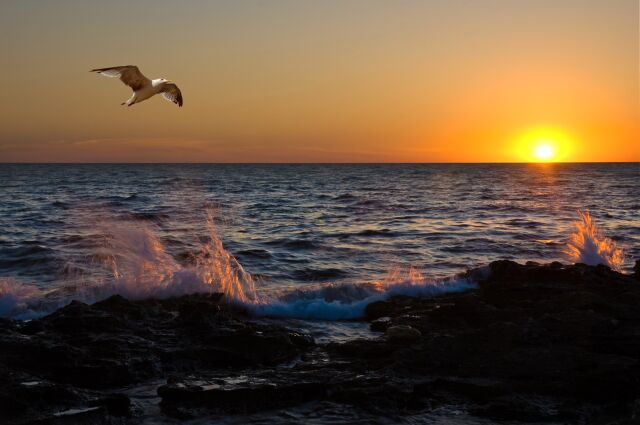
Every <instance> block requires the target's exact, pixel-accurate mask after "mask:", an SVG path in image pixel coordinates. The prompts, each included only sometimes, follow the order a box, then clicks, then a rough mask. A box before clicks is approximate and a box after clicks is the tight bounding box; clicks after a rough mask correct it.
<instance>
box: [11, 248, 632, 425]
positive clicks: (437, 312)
mask: <svg viewBox="0 0 640 425" xmlns="http://www.w3.org/2000/svg"><path fill="white" fill-rule="evenodd" d="M487 270H488V271H489V272H488V273H487ZM635 270H636V274H634V275H625V274H621V273H618V272H615V271H612V270H611V269H609V268H608V267H605V266H586V265H583V264H577V265H571V266H566V265H562V264H560V263H551V264H545V265H542V264H537V263H527V264H525V265H521V264H517V263H514V262H511V261H506V260H502V261H496V262H493V263H491V264H490V265H489V266H488V267H484V268H479V269H474V270H470V271H469V272H468V273H467V276H468V277H469V278H471V279H473V280H475V281H477V283H478V287H477V288H476V289H470V290H468V291H465V292H458V293H447V294H441V295H437V296H433V297H409V296H403V295H400V296H394V297H392V298H389V299H386V300H381V301H376V302H373V303H371V304H369V305H368V306H367V307H366V308H365V317H363V318H362V319H359V321H361V322H363V323H368V324H369V327H370V329H371V331H372V332H374V333H375V334H376V335H377V337H375V338H371V339H353V340H348V341H345V342H324V343H319V342H317V341H314V339H313V338H312V337H311V336H310V335H308V334H304V333H301V332H300V329H297V330H291V329H288V328H287V327H286V320H283V321H281V322H280V323H274V322H273V321H268V320H263V321H261V319H260V318H258V317H255V316H252V315H250V314H249V312H248V311H247V310H245V309H243V308H242V307H239V306H237V305H233V304H230V303H227V302H225V301H224V296H223V295H222V294H208V295H202V294H200V295H186V296H181V297H177V298H168V299H164V300H159V299H149V300H142V301H128V300H126V299H124V298H122V297H120V296H112V297H110V298H108V299H106V300H104V301H101V302H98V303H95V304H92V305H88V304H84V303H81V302H77V301H75V302H72V303H71V304H69V305H67V306H66V307H63V308H61V309H59V310H57V311H56V312H54V313H52V314H50V315H48V316H45V317H43V318H40V319H36V320H31V321H17V320H11V319H1V320H0V344H1V346H2V347H3V349H2V350H1V351H0V371H1V375H2V376H3V379H2V385H1V387H0V405H2V406H6V407H5V408H3V409H2V410H3V411H2V412H0V419H2V421H3V423H7V424H23V423H64V424H68V423H96V424H97V423H125V424H129V423H130V424H134V423H141V421H143V420H144V419H145V418H146V419H152V418H154V417H155V418H156V419H160V418H162V419H163V420H167V421H171V420H176V421H178V420H203V419H206V418H209V419H212V420H213V419H216V418H217V419H220V418H227V419H229V420H238V421H241V418H245V419H247V420H248V419H249V418H251V417H259V418H265V417H269V415H273V414H274V409H282V408H287V409H293V411H299V412H301V413H300V414H301V415H304V414H305V413H304V412H305V409H309V406H310V405H313V406H315V407H314V409H316V410H314V411H315V412H316V413H317V412H318V411H320V412H322V411H323V409H325V410H326V409H334V408H335V406H336V405H337V406H342V407H344V408H345V409H347V410H350V411H353V412H356V413H353V414H355V415H356V416H357V417H358V418H367V417H370V416H371V417H378V416H379V415H383V416H384V417H390V416H394V415H395V416H397V417H398V418H399V420H403V419H402V418H404V420H409V419H410V418H413V419H416V418H422V417H424V418H426V417H428V416H429V415H433V414H434V412H440V413H442V412H445V413H444V414H445V416H444V417H445V418H446V417H447V416H446V415H448V414H451V415H453V413H446V412H454V411H455V412H462V413H461V414H463V415H464V417H466V418H467V420H468V421H471V422H470V423H474V421H477V422H478V423H480V422H481V421H482V420H493V421H521V422H527V421H528V422H532V421H535V422H542V423H557V421H560V422H563V423H564V422H572V423H610V422H607V421H608V420H609V419H607V418H610V419H611V418H613V419H616V420H623V419H625V420H631V418H632V417H635V416H634V415H638V414H640V410H639V409H638V408H637V407H636V405H637V403H636V401H635V400H637V399H640V363H639V361H640V349H638V348H639V347H640V346H639V345H638V342H637V336H638V335H640V311H638V309H637V305H638V304H639V303H640V285H638V283H640V280H639V278H640V267H639V265H638V264H637V265H636V268H635ZM149 385H150V386H151V389H150V390H149V389H148V390H147V391H146V392H145V394H146V395H145V397H146V400H147V402H146V404H145V403H144V402H142V401H141V400H142V399H138V398H136V396H135V394H136V391H137V390H139V389H140V388H141V387H144V386H149ZM153 392H155V393H156V394H154V395H153V397H151V395H150V394H151V393H153ZM150 397H151V399H153V402H152V403H150V404H149V402H148V400H149V399H150ZM143 399H144V397H143ZM145 406H146V407H145ZM328 406H330V407H328ZM158 408H159V410H158ZM146 409H151V410H150V411H151V412H152V413H149V412H147V411H146ZM354 409H355V410H354ZM153 412H155V413H153ZM149 415H151V416H149ZM247 415H248V416H247ZM256 415H257V416H256ZM425 415H426V416H425ZM234 418H235V419H234ZM273 420H274V421H276V422H277V421H278V420H277V418H276V417H274V418H273ZM598 421H604V422H598Z"/></svg>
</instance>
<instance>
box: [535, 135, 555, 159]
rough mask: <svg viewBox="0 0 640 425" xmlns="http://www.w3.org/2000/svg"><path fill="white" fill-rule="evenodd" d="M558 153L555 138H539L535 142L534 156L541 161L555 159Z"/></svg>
mask: <svg viewBox="0 0 640 425" xmlns="http://www.w3.org/2000/svg"><path fill="white" fill-rule="evenodd" d="M555 155H556V147H555V142H554V141H553V140H545V139H543V140H539V141H537V142H534V145H533V156H534V157H535V158H536V159H538V160H539V161H553V159H554V157H555Z"/></svg>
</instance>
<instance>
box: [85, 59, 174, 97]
mask: <svg viewBox="0 0 640 425" xmlns="http://www.w3.org/2000/svg"><path fill="white" fill-rule="evenodd" d="M90 72H97V73H98V74H100V75H104V76H105V77H111V78H116V77H117V78H120V81H122V82H123V83H125V84H126V85H128V86H129V87H131V89H132V90H133V94H132V95H131V97H130V98H129V99H128V100H127V101H126V102H122V103H121V105H126V106H131V105H134V104H136V103H140V102H142V101H143V100H147V99H149V98H150V97H152V96H155V95H156V94H158V93H162V97H164V98H165V99H167V100H168V101H169V102H173V103H175V104H176V105H178V106H180V107H181V106H182V93H181V92H180V89H179V88H178V86H176V85H175V84H174V83H173V82H171V81H169V80H166V79H164V78H156V79H155V80H150V79H148V78H147V77H145V76H144V75H143V74H142V73H141V72H140V70H139V69H138V67H137V66H135V65H125V66H112V67H109V68H97V69H92V70H91V71H90Z"/></svg>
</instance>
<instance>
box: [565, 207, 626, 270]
mask: <svg viewBox="0 0 640 425" xmlns="http://www.w3.org/2000/svg"><path fill="white" fill-rule="evenodd" d="M578 214H579V215H580V219H579V220H578V221H576V223H575V232H574V233H573V234H571V236H570V237H569V241H568V242H567V248H566V250H565V253H566V254H567V255H568V256H569V259H570V260H571V261H573V262H574V263H584V264H588V265H590V266H595V265H598V264H604V265H606V266H609V267H611V268H612V269H613V270H620V269H621V267H622V264H623V262H624V254H623V252H622V249H620V248H618V247H617V246H616V244H615V242H613V241H612V240H611V239H609V238H607V237H605V236H604V235H603V234H602V232H601V231H600V229H599V228H598V226H597V225H596V223H595V221H594V220H593V218H592V217H591V214H589V212H588V211H578Z"/></svg>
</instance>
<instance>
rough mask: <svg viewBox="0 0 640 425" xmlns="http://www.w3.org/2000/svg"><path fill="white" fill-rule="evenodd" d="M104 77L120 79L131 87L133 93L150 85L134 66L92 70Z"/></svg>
mask: <svg viewBox="0 0 640 425" xmlns="http://www.w3.org/2000/svg"><path fill="white" fill-rule="evenodd" d="M91 72H97V73H98V74H101V75H104V76H105V77H111V78H116V77H117V78H120V81H122V82H123V83H125V84H126V85H128V86H129V87H131V88H132V89H133V90H134V91H135V90H140V89H141V88H143V87H144V86H147V85H149V84H151V80H150V79H148V78H147V77H145V76H144V75H142V73H141V72H140V70H139V69H138V67H137V66H135V65H125V66H112V67H110V68H97V69H92V70H91Z"/></svg>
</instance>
